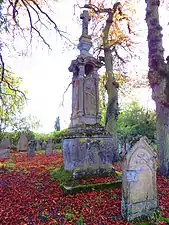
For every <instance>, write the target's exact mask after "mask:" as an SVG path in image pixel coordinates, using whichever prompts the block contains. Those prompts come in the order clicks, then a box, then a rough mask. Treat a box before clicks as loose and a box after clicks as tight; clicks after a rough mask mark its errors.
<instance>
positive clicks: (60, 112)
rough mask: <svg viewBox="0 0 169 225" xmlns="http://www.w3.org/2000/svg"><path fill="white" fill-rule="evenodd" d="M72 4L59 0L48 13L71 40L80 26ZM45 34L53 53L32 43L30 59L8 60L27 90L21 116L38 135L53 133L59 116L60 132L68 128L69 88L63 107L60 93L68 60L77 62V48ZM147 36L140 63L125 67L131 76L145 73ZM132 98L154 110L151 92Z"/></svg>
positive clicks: (67, 78) (138, 92)
mask: <svg viewBox="0 0 169 225" xmlns="http://www.w3.org/2000/svg"><path fill="white" fill-rule="evenodd" d="M74 3H76V1H75V0H71V1H70V0H60V1H58V2H57V3H55V4H54V5H52V10H53V11H55V14H50V15H51V16H53V18H54V20H55V21H56V23H57V21H58V25H59V26H60V27H61V28H62V29H64V30H66V31H67V32H68V33H70V39H71V40H73V41H74V40H76V39H77V38H79V37H80V35H81V26H80V24H79V23H77V21H76V18H77V17H78V16H79V13H80V11H79V10H78V9H77V8H76V9H75V13H76V15H75V16H73V14H74V7H73V5H74ZM141 7H142V10H141V9H140V6H139V10H140V11H142V12H143V13H144V7H145V5H144V4H142V5H141ZM144 17H145V16H144V14H141V13H140V21H144ZM164 25H165V26H167V24H166V22H164ZM144 29H146V24H145V22H144V25H141V27H140V30H142V31H143V30H144ZM45 32H46V31H45ZM44 34H45V37H46V38H47V40H48V42H49V43H50V44H51V47H52V51H50V52H49V51H48V49H47V48H46V47H42V45H41V44H38V45H37V43H36V42H35V43H34V47H33V50H32V54H31V55H30V56H26V57H23V56H20V57H18V56H15V57H9V58H8V65H9V66H10V67H11V68H12V71H13V72H14V73H15V74H17V75H18V76H20V77H22V78H23V85H22V87H23V89H27V90H28V91H29V92H28V99H29V100H28V102H27V105H26V108H25V110H24V113H23V114H24V115H30V114H31V115H32V116H36V117H37V118H38V119H39V120H40V123H41V125H42V126H41V127H40V128H39V129H38V130H37V132H43V133H49V132H52V131H53V130H54V123H55V119H56V117H58V116H59V117H60V121H61V128H62V129H63V128H66V127H68V125H69V123H70V115H71V91H72V90H71V86H70V88H69V90H68V91H67V92H66V94H65V99H64V106H61V102H62V99H63V93H64V91H65V90H66V88H67V86H68V85H69V83H70V82H71V76H72V74H71V73H70V72H69V71H68V67H69V66H70V64H71V60H74V59H76V56H77V54H79V52H78V50H77V49H73V48H72V47H68V46H67V45H65V43H64V41H63V40H60V38H59V37H58V36H57V35H56V34H55V32H54V31H51V32H48V33H44ZM146 36H147V35H146V33H145V34H144V35H143V37H142V38H143V39H142V40H143V43H142V45H143V46H142V45H139V46H138V49H136V52H137V53H138V54H140V56H142V57H143V58H142V59H141V60H140V61H138V60H135V61H132V62H131V65H130V66H129V68H128V71H129V72H130V73H133V74H134V75H135V74H138V76H139V73H136V71H137V72H138V71H141V70H142V73H143V71H144V73H146V71H147V62H146V56H145V55H144V53H143V54H142V53H140V52H141V50H142V51H143V52H144V51H145V50H144V49H146V45H145V44H146ZM165 40H166V39H165ZM76 43H77V42H76ZM164 44H165V43H164ZM17 45H18V47H20V46H21V42H20V41H19V40H18V42H17ZM165 45H166V44H165ZM35 46H36V48H35ZM143 48H144V49H143ZM133 95H134V96H133V98H136V99H137V100H139V102H140V103H141V104H142V105H144V106H145V107H146V108H147V107H149V108H154V107H155V105H154V102H153V101H152V100H151V91H150V90H148V89H146V90H145V89H139V90H136V92H135V94H133ZM121 101H122V100H121ZM122 102H123V101H122ZM125 102H126V101H125Z"/></svg>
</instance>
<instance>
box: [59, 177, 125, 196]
mask: <svg viewBox="0 0 169 225" xmlns="http://www.w3.org/2000/svg"><path fill="white" fill-rule="evenodd" d="M121 184H122V181H121V180H117V181H112V182H106V183H97V184H86V185H77V186H74V187H71V186H66V185H62V186H61V188H62V190H63V192H64V193H65V194H74V193H79V192H88V191H102V190H104V189H108V188H112V189H116V188H121Z"/></svg>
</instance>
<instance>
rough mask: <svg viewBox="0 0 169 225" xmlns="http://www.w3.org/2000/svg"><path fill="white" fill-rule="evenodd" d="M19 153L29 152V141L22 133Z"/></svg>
mask: <svg viewBox="0 0 169 225" xmlns="http://www.w3.org/2000/svg"><path fill="white" fill-rule="evenodd" d="M17 150H18V151H28V139H27V137H26V136H25V135H24V134H23V133H22V134H21V136H20V138H19V141H18V146H17Z"/></svg>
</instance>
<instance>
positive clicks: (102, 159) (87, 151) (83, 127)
mask: <svg viewBox="0 0 169 225" xmlns="http://www.w3.org/2000/svg"><path fill="white" fill-rule="evenodd" d="M81 19H82V20H83V23H82V25H83V26H82V35H81V37H80V39H79V45H78V49H79V50H80V55H79V56H78V57H77V58H76V60H73V61H72V63H71V65H70V67H69V71H70V72H72V73H73V77H72V114H71V124H70V127H69V131H68V135H67V137H65V139H64V141H63V156H64V168H65V170H69V171H72V172H73V173H74V176H78V175H79V176H80V175H82V174H87V173H90V174H92V173H94V174H96V173H99V174H100V173H103V172H104V171H111V169H112V166H111V164H112V161H117V155H116V152H115V150H114V149H115V148H114V144H113V141H112V137H111V135H110V134H109V133H108V132H107V131H106V130H105V128H104V127H102V126H101V125H100V124H99V123H100V114H99V75H98V70H99V69H100V68H101V67H102V64H101V62H100V61H98V60H97V59H96V58H95V57H93V56H92V55H91V54H90V52H89V50H90V48H91V47H92V42H91V36H90V35H89V34H88V23H89V21H90V17H89V13H88V11H86V10H84V11H83V14H82V15H81Z"/></svg>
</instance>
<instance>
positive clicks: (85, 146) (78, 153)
mask: <svg viewBox="0 0 169 225" xmlns="http://www.w3.org/2000/svg"><path fill="white" fill-rule="evenodd" d="M69 132H70V136H68V137H67V138H65V139H64V141H63V157H64V168H65V170H68V171H72V172H73V174H74V176H75V177H78V176H81V175H87V174H90V175H91V174H97V175H100V174H101V173H107V172H108V173H109V172H111V171H112V161H116V159H117V156H116V155H115V151H114V146H113V141H112V138H111V136H110V135H108V134H107V133H106V131H105V130H104V128H103V127H101V126H99V127H96V126H89V127H85V128H76V129H73V130H71V129H70V130H69Z"/></svg>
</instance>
